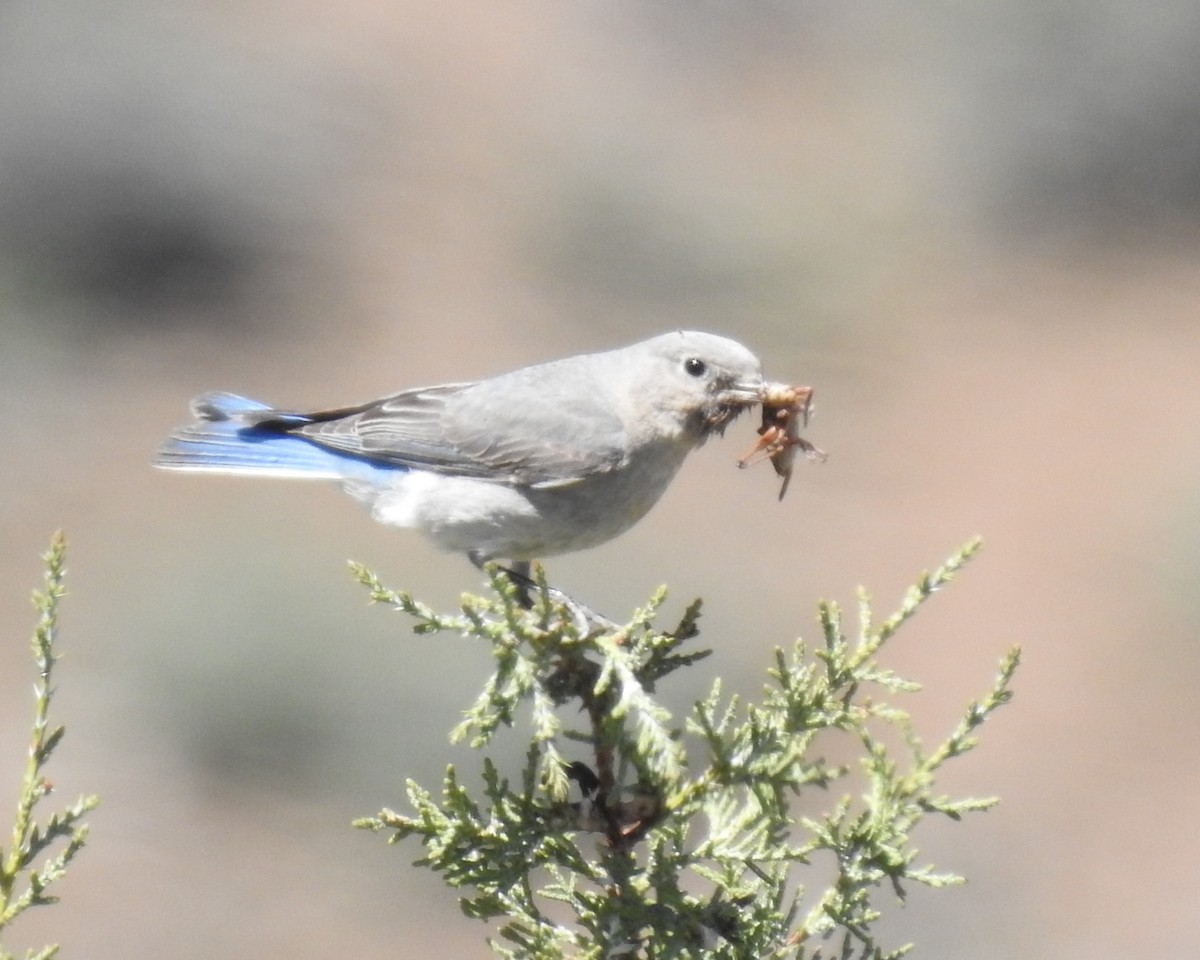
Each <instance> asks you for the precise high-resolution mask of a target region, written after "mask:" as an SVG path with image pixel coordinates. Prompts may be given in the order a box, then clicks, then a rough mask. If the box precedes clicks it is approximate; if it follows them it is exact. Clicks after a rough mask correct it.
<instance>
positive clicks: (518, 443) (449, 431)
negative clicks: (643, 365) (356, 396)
mask: <svg viewBox="0 0 1200 960" xmlns="http://www.w3.org/2000/svg"><path fill="white" fill-rule="evenodd" d="M520 373H523V371H518V374H520ZM594 399H595V398H593V400H594ZM563 401H564V398H563V396H562V395H561V391H559V390H556V389H550V390H547V389H546V388H545V386H544V385H539V384H537V383H531V382H529V381H528V379H527V378H523V377H521V376H518V375H507V376H505V377H498V378H496V379H494V380H485V381H481V382H478V383H460V384H446V385H443V386H438V387H425V388H421V389H417V390H408V391H405V392H403V393H398V394H395V395H394V396H391V397H386V398H384V399H383V400H379V401H375V402H373V403H369V404H364V405H363V406H360V407H348V408H343V409H339V410H329V411H324V412H319V413H312V414H305V415H304V420H303V422H300V423H297V422H296V421H295V420H290V421H289V420H288V419H284V418H279V419H276V420H274V421H273V422H271V423H267V422H263V423H260V424H258V426H260V427H262V426H270V425H274V424H278V425H279V426H280V427H284V428H286V429H287V431H288V432H289V433H293V434H299V435H301V436H304V437H306V438H308V439H309V440H311V441H313V442H314V443H317V444H320V445H321V446H324V447H329V448H332V449H335V450H341V451H344V452H347V453H352V454H356V455H358V456H362V457H366V458H368V459H371V460H379V461H383V462H387V463H394V464H399V465H402V466H411V467H415V468H419V469H425V470H432V471H434V472H437V473H442V474H447V475H452V476H463V477H476V478H480V479H489V480H496V481H500V482H506V483H521V484H530V485H538V486H553V485H558V484H565V483H570V482H573V481H575V480H578V479H581V478H583V477H585V476H589V475H591V474H594V473H597V472H606V471H608V470H611V469H613V468H615V467H617V466H619V465H620V464H621V463H623V462H624V461H625V459H626V451H625V449H624V445H623V440H624V429H623V426H622V424H621V421H620V419H619V418H618V417H617V416H616V415H615V414H613V413H608V412H606V411H604V410H603V409H602V408H600V407H599V406H598V405H597V404H595V403H594V402H593V403H589V404H588V406H589V411H588V413H587V415H586V416H580V411H579V409H578V407H579V404H578V403H573V404H567V403H565V402H563ZM592 407H596V409H590V408H592Z"/></svg>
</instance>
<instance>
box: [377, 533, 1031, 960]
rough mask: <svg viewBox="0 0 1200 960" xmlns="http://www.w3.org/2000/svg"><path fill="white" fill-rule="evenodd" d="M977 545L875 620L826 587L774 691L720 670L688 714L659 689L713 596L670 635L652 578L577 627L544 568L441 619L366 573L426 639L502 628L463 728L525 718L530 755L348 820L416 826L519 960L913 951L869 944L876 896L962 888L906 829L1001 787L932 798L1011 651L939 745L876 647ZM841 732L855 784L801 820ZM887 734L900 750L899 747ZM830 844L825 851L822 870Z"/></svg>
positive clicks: (990, 706)
mask: <svg viewBox="0 0 1200 960" xmlns="http://www.w3.org/2000/svg"><path fill="white" fill-rule="evenodd" d="M978 548H979V541H978V540H975V541H972V542H970V543H968V544H967V545H966V546H965V547H963V548H962V549H961V550H960V551H959V552H958V553H956V554H955V555H954V556H952V557H951V558H950V559H949V560H948V561H947V562H946V563H945V564H944V565H943V566H942V567H941V568H940V569H938V570H937V571H935V572H934V573H932V574H926V575H924V576H922V577H921V579H920V580H919V582H918V583H917V584H916V585H915V586H914V587H912V588H911V589H910V590H909V592H908V594H907V595H906V596H905V598H904V601H903V603H902V605H901V607H900V609H899V610H898V611H897V612H896V613H895V614H893V615H892V616H891V617H889V618H888V619H887V620H885V621H884V622H882V623H880V624H878V625H876V624H875V622H874V620H873V617H872V611H871V604H870V601H869V599H868V597H867V596H866V594H865V593H861V592H860V594H859V598H858V623H857V626H856V629H854V630H853V635H852V636H848V635H847V632H848V628H847V626H846V625H845V624H844V623H843V616H842V611H841V610H840V609H839V608H838V606H837V605H836V604H833V603H822V604H821V605H820V608H819V622H820V626H821V632H822V635H823V636H822V638H821V642H820V643H819V644H818V645H816V646H815V647H812V648H810V647H808V646H806V645H805V644H804V643H801V642H797V643H796V645H795V646H794V647H793V648H792V649H791V651H784V650H776V652H775V663H774V666H773V667H772V668H771V669H770V670H769V676H770V682H769V683H768V684H767V687H766V689H765V692H764V694H763V697H762V700H761V701H760V702H758V703H743V702H742V701H741V700H740V699H739V698H737V697H727V696H725V695H724V694H723V693H722V690H721V685H720V682H719V681H716V682H714V683H713V686H712V691H711V693H710V694H709V695H708V696H707V697H705V699H704V700H702V701H701V702H699V703H697V704H696V705H695V707H694V708H693V710H692V712H691V714H690V715H689V716H688V717H687V718H686V720H685V721H684V725H683V728H681V726H680V725H679V724H678V723H677V722H675V721H674V720H673V718H672V717H671V716H670V715H669V714H668V713H667V712H666V711H665V710H664V709H663V707H662V706H661V705H660V704H659V703H658V702H657V701H656V700H655V698H654V692H655V687H656V685H657V684H658V683H659V682H660V681H661V680H663V678H664V677H666V676H667V675H668V674H670V673H672V672H673V671H675V670H677V669H679V668H681V667H688V666H691V665H692V664H694V663H696V661H698V660H700V659H701V658H703V657H704V656H706V654H707V651H692V652H685V650H684V646H685V644H686V643H687V642H688V641H690V640H691V639H692V638H693V637H695V635H696V633H697V630H696V621H697V618H698V616H699V604H693V606H692V607H691V608H690V609H689V610H688V611H687V613H686V614H685V615H684V618H683V622H682V623H680V624H679V626H678V627H676V628H675V629H674V630H673V631H670V632H665V633H664V632H659V631H656V630H654V629H653V628H652V626H651V624H652V622H653V619H654V617H655V614H656V613H657V612H658V609H659V607H660V605H661V604H662V601H663V599H664V595H665V594H664V591H662V590H660V591H659V592H658V593H657V594H656V595H655V597H654V598H653V599H652V600H651V601H650V603H649V604H648V605H647V606H646V607H645V608H643V609H642V610H639V611H637V613H635V615H634V616H633V618H632V620H631V621H630V622H629V623H628V624H627V625H626V626H624V627H622V628H620V629H616V630H610V631H607V632H599V633H596V632H593V633H591V634H590V635H583V634H582V633H581V632H580V629H579V625H578V622H577V618H573V617H572V615H571V612H570V610H569V609H564V607H563V606H562V605H561V604H559V603H556V602H553V601H552V599H551V594H550V592H549V591H548V590H547V589H546V585H545V581H544V579H541V574H540V573H539V574H538V576H539V579H538V587H539V591H538V595H537V597H536V598H535V600H534V602H533V604H532V607H531V608H530V609H525V608H524V607H523V606H522V604H521V600H520V597H519V596H518V593H517V591H516V590H515V589H514V588H513V586H512V585H511V584H510V583H509V581H508V579H507V577H506V576H505V575H504V573H503V572H502V571H501V570H499V569H498V568H494V567H493V568H491V569H490V570H489V573H490V577H491V586H492V590H493V593H494V597H490V598H486V599H485V598H480V597H474V596H466V597H464V598H463V603H462V611H461V613H460V614H457V615H453V616H443V615H441V614H438V613H436V612H434V611H433V610H431V609H429V608H428V607H426V606H425V605H423V604H421V603H420V602H418V601H416V600H414V599H413V598H412V597H411V596H409V595H408V594H405V593H399V592H395V591H392V590H389V589H387V588H386V587H384V586H383V585H381V584H380V583H379V581H378V580H377V579H376V578H375V577H374V575H372V574H371V573H370V572H369V571H367V570H365V569H363V568H361V567H357V566H356V567H355V573H356V575H357V576H358V578H359V579H360V580H361V581H362V582H363V583H364V584H365V585H366V586H368V587H369V588H370V590H371V595H372V599H373V600H375V601H377V602H381V603H386V604H390V605H392V606H394V607H397V608H399V609H400V610H402V611H404V612H405V613H407V614H408V615H409V616H410V617H412V618H413V620H414V621H415V627H414V629H415V630H416V631H417V632H419V633H429V632H439V631H450V632H453V633H459V634H462V635H463V636H465V637H469V638H475V639H478V640H483V641H485V642H487V643H488V644H489V645H490V647H491V650H492V652H493V654H494V657H495V663H496V668H495V672H494V673H493V675H492V676H491V677H490V678H489V679H488V680H487V682H486V684H485V686H484V689H483V692H482V693H481V694H480V696H479V698H478V700H477V701H476V702H475V703H474V704H473V705H472V706H471V707H470V708H469V709H468V710H467V712H466V717H465V719H464V720H463V722H462V723H461V724H460V725H459V726H458V727H457V728H456V729H455V731H454V733H453V737H454V738H455V739H463V738H468V739H469V741H470V744H471V746H473V747H475V748H477V749H480V750H485V751H486V750H487V748H488V747H489V744H491V742H492V739H493V736H494V734H495V733H496V732H497V731H498V730H499V729H500V728H501V727H509V726H513V725H514V724H515V723H517V718H518V717H522V718H523V717H525V716H528V717H529V731H528V736H529V748H528V752H527V754H526V758H525V763H524V767H523V769H521V770H519V771H514V772H512V773H511V774H506V773H504V772H502V771H501V770H500V769H499V768H498V766H497V765H496V763H495V762H494V761H493V760H492V759H490V758H488V757H487V756H486V755H485V757H484V767H483V783H482V785H481V786H480V787H479V788H469V787H468V786H466V785H464V784H463V783H462V782H461V781H460V779H459V777H458V775H457V774H456V772H455V770H454V768H453V767H450V768H449V769H448V770H447V772H446V778H445V782H444V783H443V784H442V788H441V794H440V797H438V796H435V795H434V793H433V792H432V791H430V790H427V789H425V788H423V787H421V786H419V785H418V784H416V783H413V782H412V781H409V783H408V801H409V804H410V805H411V808H412V811H411V812H410V813H399V812H396V811H393V810H386V809H385V810H383V811H382V812H381V813H379V814H378V815H377V816H375V817H371V818H367V819H363V820H360V821H358V822H357V825H358V826H360V827H363V828H366V829H371V830H377V831H385V832H388V833H389V834H390V836H389V841H390V842H397V841H400V840H403V839H405V838H407V837H411V836H415V837H417V838H418V839H419V840H420V842H421V843H422V844H423V845H424V848H425V856H424V857H423V858H421V859H420V860H419V861H417V862H418V863H419V864H423V865H425V866H428V867H429V868H430V869H432V870H434V871H437V872H439V873H441V874H442V876H443V879H444V880H445V882H446V883H447V884H449V885H450V886H452V887H455V888H458V889H459V890H461V891H462V893H461V903H462V907H463V910H464V911H465V912H466V913H467V914H468V915H469V916H472V917H477V918H479V919H482V920H488V921H496V922H497V923H498V932H499V939H497V940H493V941H491V946H492V948H493V950H494V952H495V953H496V954H497V955H499V956H501V957H506V958H512V960H517V958H530V960H555V958H567V957H570V958H589V960H592V958H595V960H599V958H609V957H628V958H647V960H650V958H654V960H659V958H662V960H666V958H700V957H703V958H731V960H732V958H738V960H743V958H746V960H749V958H754V960H760V958H783V957H787V958H808V960H817V958H830V957H839V958H843V960H845V958H887V957H899V956H900V955H902V954H903V953H905V952H906V951H907V950H908V949H909V947H908V946H901V947H899V948H898V949H897V948H887V947H884V946H883V945H881V944H879V943H878V942H877V940H876V934H875V930H874V926H875V921H876V920H878V919H879V917H880V908H879V906H877V903H876V901H877V900H878V899H879V898H880V897H881V896H883V897H885V898H889V899H894V898H899V899H900V900H903V898H904V896H905V885H906V884H907V883H909V882H914V883H921V884H925V885H927V886H931V887H941V886H946V885H949V884H957V883H962V882H963V879H962V878H961V877H959V876H957V875H955V874H953V873H943V872H935V871H934V870H933V869H932V868H931V867H930V866H928V865H925V864H922V863H921V862H920V861H919V860H918V851H917V849H916V848H915V847H914V846H913V839H912V834H913V831H914V829H915V827H916V826H917V824H918V823H919V822H920V821H921V819H922V818H923V817H925V816H926V815H927V814H941V815H944V816H946V817H950V818H952V819H954V820H958V819H959V818H960V817H961V816H962V815H963V814H964V813H968V812H972V811H978V810H986V809H988V808H989V807H991V806H992V805H993V804H995V803H996V800H995V799H994V798H989V799H951V798H948V797H946V796H943V795H940V794H939V793H937V792H936V789H935V787H936V775H937V772H938V770H939V768H940V767H941V766H942V765H943V764H944V763H946V762H947V761H948V760H951V759H953V758H955V757H957V756H960V755H961V754H963V753H966V752H967V751H969V750H971V749H972V748H973V747H974V746H975V745H976V742H977V741H976V739H975V734H976V731H977V728H978V727H979V726H980V724H982V723H983V722H984V720H985V719H987V717H988V716H989V715H990V714H991V712H992V711H993V710H995V709H996V708H997V707H999V706H1000V705H1001V704H1003V703H1006V702H1007V701H1008V700H1009V698H1010V696H1011V693H1010V690H1009V685H1010V681H1011V679H1012V675H1013V672H1014V671H1015V669H1016V667H1017V663H1018V661H1019V656H1020V653H1019V650H1018V649H1016V648H1014V649H1013V650H1012V651H1011V652H1010V653H1009V654H1008V655H1007V656H1006V657H1005V658H1004V659H1003V660H1002V662H1001V665H1000V671H999V676H998V677H997V679H996V682H995V684H994V685H993V687H992V689H991V690H989V691H988V693H987V694H986V695H985V696H984V697H983V698H982V699H981V700H979V701H978V702H975V703H972V704H970V705H969V706H968V707H967V710H966V713H965V715H964V717H963V719H962V720H961V721H960V723H959V724H958V726H957V727H956V729H955V730H954V731H953V732H952V733H951V734H950V735H949V736H948V737H947V738H946V739H945V740H944V741H943V742H942V743H940V744H938V745H937V746H936V747H934V748H933V749H927V748H926V747H925V746H924V745H923V744H922V742H921V741H920V740H919V739H918V737H917V735H916V733H915V732H914V730H913V728H912V726H911V724H910V722H909V718H908V715H907V714H906V713H905V712H904V711H902V710H900V709H898V708H897V707H895V706H893V705H891V704H889V703H887V702H885V699H884V698H892V697H893V695H895V694H903V693H908V692H911V691H915V690H916V689H918V687H917V685H916V684H915V683H912V682H910V681H908V680H905V679H903V678H901V677H899V676H897V675H896V674H895V673H894V672H892V671H891V670H889V669H887V668H886V667H884V666H883V665H882V664H881V663H880V662H879V660H878V655H879V653H880V652H881V650H882V649H883V647H884V646H885V644H887V642H888V641H889V640H890V639H891V638H892V637H893V636H894V635H895V633H896V632H897V630H898V629H899V628H900V627H901V626H903V625H904V624H905V623H906V622H907V621H908V619H909V618H910V617H912V615H913V614H914V613H915V612H916V610H917V609H918V608H919V607H920V606H921V604H922V603H924V602H925V601H926V600H927V599H928V598H929V597H931V596H932V595H933V594H934V592H936V591H937V590H938V589H939V588H940V587H942V586H943V585H945V584H946V583H947V581H949V580H950V579H951V578H952V577H953V576H954V574H955V573H956V572H957V571H958V569H959V568H960V567H961V566H962V565H963V564H964V563H965V562H966V561H967V560H968V559H969V558H970V557H971V556H972V555H973V554H974V553H975V552H976V550H978ZM685 729H686V732H687V733H688V734H691V736H690V737H687V738H685V736H684V730H685ZM889 730H891V731H893V732H896V731H898V732H899V734H900V736H899V737H896V736H892V737H890V738H886V737H885V736H884V735H885V734H886V733H887V731H889ZM830 736H834V737H843V738H849V741H850V742H851V743H856V744H857V745H858V746H857V753H859V754H860V755H861V757H862V760H861V763H862V768H863V770H862V773H861V776H862V777H863V779H864V781H865V784H866V787H865V790H864V791H863V792H862V794H861V795H859V796H854V795H851V794H850V793H849V792H847V793H846V795H844V796H840V797H839V796H838V795H837V794H833V799H832V800H831V801H830V803H829V805H828V809H827V811H826V812H825V813H823V814H820V815H816V816H803V815H801V814H800V813H799V812H798V811H797V810H796V806H797V803H798V800H799V798H800V797H801V796H804V797H805V798H806V801H807V802H806V807H808V808H811V807H812V806H813V804H812V802H811V799H809V797H808V794H809V793H811V792H812V791H814V790H816V789H817V788H821V789H822V790H825V791H827V792H830V793H831V792H832V791H834V790H837V788H839V786H840V787H841V789H842V791H843V792H845V791H849V789H850V788H849V782H850V777H851V775H852V770H851V769H850V768H847V767H843V766H835V765H831V764H830V763H828V762H826V760H824V759H823V758H822V757H821V756H820V755H819V754H817V753H816V752H815V750H814V743H815V741H816V740H817V738H818V737H824V738H826V739H823V740H822V745H823V746H824V745H827V744H828V742H829V741H828V739H827V738H828V737H830ZM885 739H888V740H889V742H893V741H898V742H900V743H901V744H902V745H903V747H902V749H901V750H899V751H898V755H893V752H892V748H889V747H888V746H886V745H885ZM818 859H819V860H820V861H821V866H822V867H824V866H825V865H826V864H827V863H828V862H830V861H831V862H832V863H833V864H834V865H835V866H834V867H833V868H832V870H824V869H821V870H818V868H817V865H816V864H815V863H813V864H812V865H811V866H810V862H811V861H815V860H818ZM830 872H832V874H833V876H832V880H828V874H829V873H830ZM817 877H820V880H819V881H818V882H814V883H812V886H811V888H806V886H805V885H804V884H805V881H806V879H808V880H810V882H811V881H813V880H814V878H817ZM566 918H570V920H571V922H566Z"/></svg>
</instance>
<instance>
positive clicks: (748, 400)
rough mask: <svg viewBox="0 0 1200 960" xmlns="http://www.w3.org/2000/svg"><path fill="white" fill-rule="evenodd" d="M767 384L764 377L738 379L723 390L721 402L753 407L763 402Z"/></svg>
mask: <svg viewBox="0 0 1200 960" xmlns="http://www.w3.org/2000/svg"><path fill="white" fill-rule="evenodd" d="M766 389H767V385H766V383H764V382H763V380H762V378H761V377H760V378H758V379H756V380H738V381H736V382H734V383H732V384H730V385H729V386H728V387H726V388H725V389H724V390H723V391H721V402H722V403H725V404H729V405H730V406H737V407H753V406H754V405H755V404H758V403H762V401H763V397H764V396H765V394H766Z"/></svg>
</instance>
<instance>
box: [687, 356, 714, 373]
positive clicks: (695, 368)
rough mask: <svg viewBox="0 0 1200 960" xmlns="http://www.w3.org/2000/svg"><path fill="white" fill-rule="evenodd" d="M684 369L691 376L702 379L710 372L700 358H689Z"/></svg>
mask: <svg viewBox="0 0 1200 960" xmlns="http://www.w3.org/2000/svg"><path fill="white" fill-rule="evenodd" d="M683 369H684V370H686V371H687V372H688V374H689V376H693V377H702V376H704V374H705V372H706V371H707V370H708V364H706V363H705V362H704V361H703V360H701V359H700V358H699V357H688V358H687V359H686V360H684V361H683Z"/></svg>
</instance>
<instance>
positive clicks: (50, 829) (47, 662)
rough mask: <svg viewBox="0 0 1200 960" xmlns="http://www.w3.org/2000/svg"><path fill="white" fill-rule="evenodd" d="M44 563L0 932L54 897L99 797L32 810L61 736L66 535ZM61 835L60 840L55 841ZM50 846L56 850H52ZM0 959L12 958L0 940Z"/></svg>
mask: <svg viewBox="0 0 1200 960" xmlns="http://www.w3.org/2000/svg"><path fill="white" fill-rule="evenodd" d="M43 559H44V560H45V563H46V573H45V586H44V588H43V589H42V590H41V591H38V592H35V593H34V595H33V602H34V605H35V606H36V607H37V609H38V624H37V628H36V630H35V631H34V634H33V656H34V659H35V660H36V661H37V670H38V673H37V680H36V682H35V683H34V687H33V692H34V697H35V700H36V704H35V707H34V715H33V732H32V734H31V737H30V743H29V755H28V759H27V760H26V764H25V776H24V779H23V781H22V783H21V795H20V797H19V799H18V800H17V811H16V816H15V817H14V818H13V826H12V832H11V834H10V835H9V843H8V846H7V847H0V934H3V933H4V932H5V931H6V930H7V928H8V926H9V925H10V924H11V923H12V922H13V921H14V920H15V919H16V918H17V917H18V916H20V915H21V914H22V913H24V912H25V911H26V910H28V909H29V908H30V907H36V906H41V905H43V904H47V903H54V902H55V901H56V900H57V899H58V898H57V897H54V896H51V895H50V894H49V893H47V892H46V891H47V889H48V888H49V887H50V885H51V884H53V883H54V882H55V881H56V880H59V879H61V878H62V877H63V876H64V875H65V874H66V872H67V866H68V865H69V864H70V863H71V861H72V860H73V859H74V858H75V855H76V854H77V853H79V851H80V850H81V849H82V847H83V844H84V841H85V840H86V838H87V826H86V825H85V824H84V822H83V818H84V815H85V814H86V813H87V812H88V811H89V810H91V809H92V808H93V807H95V806H96V804H97V803H99V802H100V801H99V799H98V798H97V797H94V796H88V797H80V798H79V799H78V800H76V801H75V803H73V804H71V805H70V806H69V807H67V808H66V809H64V810H62V811H60V812H58V813H52V814H50V815H49V816H48V817H46V818H45V820H44V821H43V822H41V823H39V822H38V820H37V819H36V818H35V816H34V814H35V812H36V810H37V808H38V806H39V805H40V804H41V802H42V801H43V800H44V799H45V798H46V797H47V796H49V794H50V792H51V791H52V790H53V787H52V785H51V783H50V781H49V780H47V779H46V777H45V774H44V772H43V771H44V770H45V767H46V762H47V761H48V760H49V759H50V754H51V753H53V752H54V748H55V747H57V746H58V744H59V742H60V741H61V740H62V737H63V733H64V730H63V728H62V727H53V728H51V727H50V725H49V720H48V714H49V710H50V701H51V699H52V698H53V696H54V685H53V682H52V680H53V677H52V674H53V671H54V664H55V661H56V660H57V659H58V657H57V655H56V654H55V652H54V641H55V638H56V635H57V632H58V603H59V600H61V599H62V597H63V594H64V593H65V592H66V591H65V589H64V587H63V576H64V573H65V570H64V566H63V565H64V562H65V559H66V541H65V540H64V539H63V536H62V534H61V533H58V534H55V536H54V539H53V540H52V541H51V544H50V550H49V552H48V553H47V554H46V555H45V557H44V558H43ZM60 841H61V843H60ZM52 848H56V849H57V850H58V852H57V853H53V852H52ZM56 953H58V946H57V945H52V946H47V947H43V948H42V949H41V950H38V951H36V952H28V953H26V955H25V956H26V960H47V958H49V957H53V956H54V955H55V954H56ZM0 960H14V955H13V954H11V953H9V952H8V951H7V950H5V948H4V945H3V943H2V942H0Z"/></svg>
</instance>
